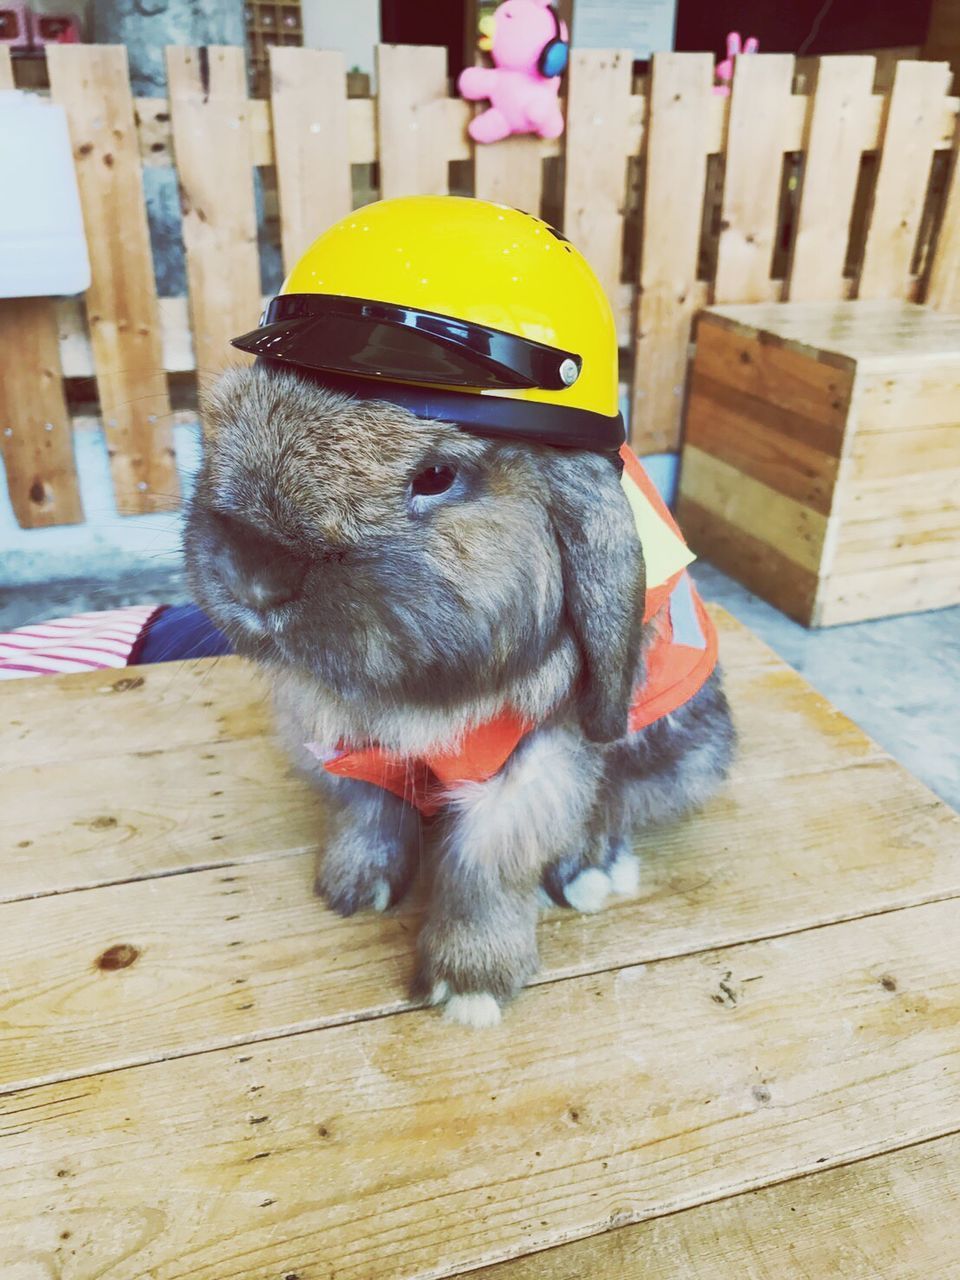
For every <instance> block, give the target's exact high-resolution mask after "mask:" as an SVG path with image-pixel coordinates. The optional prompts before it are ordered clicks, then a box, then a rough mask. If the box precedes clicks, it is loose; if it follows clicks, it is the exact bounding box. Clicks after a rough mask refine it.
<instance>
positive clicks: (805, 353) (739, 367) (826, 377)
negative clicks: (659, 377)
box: [694, 303, 854, 457]
mask: <svg viewBox="0 0 960 1280" xmlns="http://www.w3.org/2000/svg"><path fill="white" fill-rule="evenodd" d="M783 306H784V304H782V303H779V304H777V307H778V308H782V307H783ZM733 311H735V312H736V314H738V315H745V314H748V313H752V312H753V308H744V309H741V308H730V309H727V308H724V309H722V310H720V311H716V310H713V309H711V310H710V311H709V312H706V313H704V314H703V315H702V316H701V317H700V318H699V320H698V322H697V350H696V365H695V369H694V372H695V374H700V373H702V374H703V375H704V376H705V377H708V378H712V379H713V380H714V381H716V382H720V383H723V384H724V385H726V386H728V387H730V388H731V389H733V390H735V391H738V392H741V393H742V394H743V395H745V396H748V397H750V399H751V400H755V401H763V402H764V403H765V404H768V405H770V407H771V409H773V410H776V411H779V412H781V413H782V414H783V416H784V418H792V419H802V420H803V421H804V422H805V423H806V424H807V425H806V426H805V427H804V431H805V432H806V438H807V439H808V440H810V441H811V443H813V444H815V445H816V447H817V448H819V449H823V450H824V451H825V452H828V453H831V454H833V455H834V456H835V457H839V456H840V453H841V451H842V448H843V440H844V433H845V430H846V424H847V416H848V412H849V408H850V397H851V394H852V390H853V373H854V369H853V364H852V362H851V361H849V360H838V361H834V362H831V361H830V360H829V359H821V358H818V357H819V356H821V355H824V354H826V355H827V356H828V357H829V354H830V353H823V352H818V351H812V350H796V349H794V348H793V347H792V346H790V345H789V344H787V343H784V342H782V341H780V340H779V336H778V334H777V333H776V332H774V331H772V330H771V329H769V328H768V327H767V320H766V316H765V314H764V312H765V309H759V311H760V313H759V314H757V315H756V316H755V324H753V325H744V324H741V323H737V322H733V321H731V320H730V319H729V318H728V317H729V315H730V313H731V312H733ZM724 312H726V314H724ZM778 314H780V315H782V314H783V312H782V311H779V312H778ZM770 318H771V319H773V318H774V317H773V316H771V317H770ZM822 323H823V324H824V325H827V324H829V323H830V317H824V319H823V322H822ZM760 331H763V335H764V336H763V341H762V342H760V341H759V340H758V333H759V332H760Z"/></svg>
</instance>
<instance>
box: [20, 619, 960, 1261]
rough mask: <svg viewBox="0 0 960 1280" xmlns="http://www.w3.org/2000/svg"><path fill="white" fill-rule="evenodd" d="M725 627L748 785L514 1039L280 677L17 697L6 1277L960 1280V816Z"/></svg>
mask: <svg viewBox="0 0 960 1280" xmlns="http://www.w3.org/2000/svg"><path fill="white" fill-rule="evenodd" d="M715 616H716V620H717V624H718V628H719V630H720V634H721V653H722V655H723V661H724V666H725V669H726V678H727V686H728V690H729V693H730V700H731V703H732V705H733V707H734V710H735V715H736V718H737V725H738V729H739V732H740V741H741V747H740V753H739V757H738V759H737V761H736V763H735V765H734V769H733V773H732V775H731V778H730V780H729V782H728V784H727V785H726V786H725V787H724V789H723V791H722V792H721V793H720V794H719V795H718V796H717V797H716V798H715V799H714V800H713V801H712V802H711V803H710V804H709V805H708V806H707V807H706V809H705V810H704V811H703V812H702V813H700V814H698V815H696V816H695V817H693V818H691V819H690V820H688V821H684V822H678V823H673V824H671V825H669V826H667V827H663V828H659V829H657V830H651V831H648V832H640V833H638V835H637V839H636V850H637V852H638V854H639V855H640V856H641V858H642V861H643V877H642V880H641V886H640V889H639V891H638V892H637V893H636V894H635V895H634V896H633V897H632V898H624V899H620V900H619V901H618V902H617V904H616V905H615V906H611V907H610V908H608V909H607V910H606V911H604V912H601V913H600V914H599V915H596V916H581V915H578V914H577V913H576V912H573V911H561V910H551V911H549V912H547V913H545V914H544V916H543V918H542V920H541V922H540V926H539V940H540V952H541V961H542V963H541V971H540V973H539V974H538V976H537V978H536V980H535V982H534V983H533V985H532V986H531V988H530V989H529V990H527V991H525V992H524V993H523V994H522V995H521V996H520V997H519V999H518V1000H517V1001H516V1003H515V1004H514V1005H512V1006H511V1007H510V1008H509V1009H508V1010H507V1012H506V1016H505V1019H504V1024H503V1026H501V1027H498V1028H496V1029H494V1030H491V1031H484V1032H475V1031H471V1030H469V1029H467V1028H464V1027H454V1026H451V1025H449V1024H448V1023H445V1022H444V1021H443V1020H442V1019H441V1018H439V1017H438V1016H437V1013H436V1011H435V1010H426V1009H421V1008H416V1007H414V1006H413V1005H412V1004H411V1002H410V999H409V996H408V982H409V978H410V974H411V972H412V970H413V966H414V962H415V957H414V947H415V937H416V934H417V930H418V928H419V923H420V921H419V918H418V913H417V911H416V904H415V903H414V902H408V903H404V904H403V905H402V906H401V907H400V908H398V909H397V910H395V911H391V912H388V913H386V914H385V915H382V916H378V915H376V914H375V913H373V912H364V913H361V914H359V915H356V916H353V917H351V918H350V919H341V918H340V917H338V916H336V915H334V913H333V912H332V911H329V910H327V909H326V908H325V907H324V906H323V904H322V903H321V902H319V901H318V899H317V898H316V897H314V895H313V893H312V887H311V878H312V877H311V868H312V863H313V851H314V847H315V846H316V844H317V843H318V842H322V841H323V840H324V838H325V837H324V831H325V827H326V820H327V814H326V811H325V809H324V806H323V804H322V802H321V800H320V798H319V796H317V795H316V794H315V793H312V792H311V791H310V790H309V789H308V788H307V786H306V785H305V784H304V783H303V782H301V781H300V780H299V779H297V778H296V777H294V776H293V775H292V773H291V771H290V769H289V767H288V765H287V762H286V761H285V760H284V759H283V758H282V756H281V755H280V753H279V750H278V747H277V745H276V743H275V741H274V739H273V736H272V734H271V731H270V727H269V715H268V712H267V709H266V707H265V705H264V702H265V696H264V694H265V691H264V689H263V686H262V684H261V682H260V680H259V679H257V678H256V677H255V676H254V673H253V671H252V669H251V668H250V667H249V666H248V665H247V664H246V663H244V662H242V661H241V660H240V659H239V658H234V657H228V658H219V659H208V660H205V661H200V662H193V663H175V664H169V665H167V666H159V667H140V668H137V672H136V674H135V675H134V673H133V672H132V671H130V672H118V671H97V672H93V673H91V674H90V675H79V676H65V677H54V676H51V677H49V678H46V679H40V680H12V681H8V682H7V683H5V684H2V685H0V715H2V720H3V723H4V725H12V726H13V728H12V729H11V730H10V732H11V733H12V734H14V735H15V741H16V750H15V751H10V752H7V753H6V754H5V756H4V757H3V760H2V761H0V812H2V813H3V819H4V820H3V822H2V823H0V974H2V975H3V981H2V982H0V1022H2V1028H3V1031H2V1034H0V1138H2V1141H0V1203H2V1206H3V1208H2V1224H3V1225H2V1229H0V1276H2V1277H3V1280H33V1278H34V1277H37V1278H38V1280H39V1277H54V1276H56V1277H62V1278H63V1280H84V1278H86V1280H90V1278H91V1277H94V1276H99V1277H109V1280H143V1278H145V1277H148V1276H149V1277H156V1280H284V1278H285V1280H296V1278H299V1280H326V1278H328V1277H333V1276H336V1277H337V1280H442V1278H443V1277H453V1276H468V1277H470V1280H610V1277H616V1278H617V1280H746V1277H751V1278H752V1280H761V1278H766V1280H769V1277H774V1276H776V1277H780V1276H782V1277H783V1278H784V1280H800V1277H808V1278H809V1280H830V1278H831V1277H838V1278H839V1280H956V1277H957V1276H958V1275H960V1215H958V1214H957V1212H956V1210H955V1208H954V1210H950V1208H949V1204H947V1203H945V1191H946V1192H947V1193H948V1194H953V1193H949V1188H950V1187H951V1186H954V1187H955V1186H956V1181H957V1170H958V1168H960V1022H958V1009H960V947H958V946H957V942H956V939H957V933H958V931H960V818H958V816H957V815H956V814H955V813H953V812H952V811H951V810H950V809H949V808H948V806H947V805H945V804H943V803H941V802H940V801H938V800H937V799H936V797H935V796H933V795H931V794H930V792H929V791H928V790H927V789H926V788H925V787H923V786H921V784H920V783H919V782H917V781H916V779H914V778H911V777H910V776H909V775H908V774H907V773H906V772H905V771H904V770H903V769H902V768H901V767H900V766H899V765H898V764H896V763H895V762H894V761H893V760H891V759H890V758H889V757H888V756H887V755H885V753H884V752H883V751H882V750H881V749H880V748H879V747H877V746H876V744H875V743H873V742H871V741H870V740H869V738H867V737H866V736H865V735H864V734H863V733H861V732H860V730H859V729H857V728H856V726H855V725H853V724H851V723H850V721H849V720H847V719H846V717H845V716H843V715H842V714H841V713H840V712H838V711H837V710H836V709H835V708H833V707H831V706H830V705H829V703H827V702H826V701H825V699H823V698H821V697H820V696H819V695H817V694H816V693H814V691H813V690H812V689H811V688H810V687H809V685H807V684H806V683H805V682H804V681H803V680H802V679H801V677H800V676H798V675H797V673H796V672H794V671H791V670H789V668H787V667H786V666H785V664H784V663H783V662H781V661H780V659H779V658H776V657H775V656H774V655H773V654H772V653H771V652H770V650H769V649H767V648H766V647H765V646H764V645H762V644H761V643H760V642H759V641H758V640H757V639H756V638H755V637H753V636H751V635H750V634H749V632H747V631H746V630H745V629H744V628H743V627H741V626H739V625H738V624H737V623H735V622H733V621H732V620H731V619H730V618H729V617H727V616H725V615H723V614H722V613H719V612H718V613H717V614H715ZM131 676H133V677H134V678H131Z"/></svg>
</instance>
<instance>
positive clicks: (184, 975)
mask: <svg viewBox="0 0 960 1280" xmlns="http://www.w3.org/2000/svg"><path fill="white" fill-rule="evenodd" d="M718 624H719V627H720V630H721V637H722V652H723V661H724V668H725V671H726V681H727V689H728V694H729V697H730V699H731V703H732V705H733V706H734V708H735V709H736V717H737V722H738V729H739V732H740V738H741V749H740V754H739V758H738V760H737V762H736V764H735V766H734V770H733V775H732V778H731V781H730V783H729V784H728V786H727V787H726V788H725V790H724V793H723V795H722V796H721V797H719V798H718V800H717V801H716V802H715V803H714V804H713V805H711V806H710V807H709V808H708V809H707V810H706V811H705V812H704V813H702V814H699V815H697V816H696V817H695V818H693V819H692V820H691V821H689V822H685V823H682V824H676V825H675V826H673V827H670V828H666V829H662V830H658V831H655V832H649V833H647V834H642V833H641V834H639V835H638V838H637V851H638V853H639V854H640V856H641V858H642V860H643V866H644V875H643V881H642V886H641V892H640V894H639V896H638V897H637V898H636V899H635V900H634V901H633V903H632V904H630V905H629V906H628V904H627V903H626V902H620V903H618V905H617V907H616V908H615V909H611V910H609V911H607V912H605V913H603V914H602V915H601V916H600V917H598V918H592V919H590V920H587V919H586V918H584V917H580V916H575V915H573V914H572V913H569V912H554V913H553V914H551V915H550V916H549V917H547V918H546V919H545V920H544V922H543V923H542V924H541V929H540V933H541V951H542V956H543V968H542V971H541V974H540V977H539V979H538V980H539V981H554V980H556V979H557V978H559V977H563V976H571V975H574V974H581V973H584V972H593V971H596V970H600V969H605V968H609V967H612V966H615V965H621V964H625V963H634V962H637V963H642V962H646V961H650V960H655V959H662V958H664V957H667V956H671V955H678V954H683V953H686V952H689V951H692V950H702V949H704V948H705V947H708V946H720V945H729V944H731V943H734V942H742V941H744V940H746V939H748V938H760V937H766V936H769V935H770V934H771V933H774V932H778V933H789V932H794V931H796V930H799V929H804V928H809V927H811V926H813V925H820V924H824V923H828V922H835V921H837V920H840V919H843V918H846V917H851V916H855V915H859V914H865V913H868V912H869V913H874V912H880V911H890V910H893V909H896V908H901V907H904V906H907V905H915V904H917V903H919V902H923V901H928V900H933V899H937V898H942V897H945V896H950V895H952V894H955V893H958V892H960V819H958V818H957V817H956V815H953V814H952V813H951V812H950V810H949V809H948V808H947V807H946V806H944V805H939V804H934V805H933V806H931V797H930V794H929V792H927V791H926V789H925V788H923V787H922V786H921V785H920V784H919V783H917V782H915V781H914V780H912V779H910V778H908V777H907V776H906V775H905V774H904V773H903V771H902V770H901V769H900V767H899V766H897V765H895V764H894V763H893V762H892V761H890V760H889V759H888V758H887V757H886V756H885V755H884V754H883V752H882V751H881V750H880V749H879V748H878V747H877V746H876V745H875V744H874V743H872V742H871V741H870V740H869V739H868V738H867V737H866V736H865V735H864V734H863V733H862V732H861V731H860V730H858V729H857V728H856V726H854V725H853V724H852V723H851V722H850V721H849V720H847V719H846V718H845V717H844V716H842V715H841V714H839V713H838V712H837V711H836V710H835V708H833V707H831V706H830V705H829V704H828V703H827V702H826V701H825V700H824V699H823V698H821V697H819V696H818V695H817V694H815V693H814V692H813V691H812V690H811V689H810V688H809V686H807V685H806V684H805V682H804V681H803V680H802V679H801V678H800V677H799V676H797V675H796V673H794V672H792V671H790V670H789V669H788V668H787V667H786V666H785V665H784V664H783V663H782V662H781V661H780V660H779V659H777V658H775V657H774V655H773V654H772V653H771V652H770V651H769V650H768V649H767V648H766V647H765V646H764V645H762V644H761V643H760V642H759V641H757V640H756V638H755V637H753V636H751V635H750V634H749V633H748V632H747V631H746V630H745V629H744V628H742V627H741V626H739V625H738V624H736V623H734V622H733V621H732V620H731V619H730V618H729V617H728V616H726V615H723V614H720V615H719V616H718ZM223 665H225V666H227V667H228V668H232V670H233V674H234V679H235V682H236V683H238V684H242V682H243V678H244V676H245V675H246V674H247V669H246V668H245V667H243V666H241V665H240V664H238V663H226V664H223ZM218 669H219V668H216V669H214V668H211V671H212V672H213V671H215V670H218ZM147 671H148V674H149V675H150V676H154V675H156V676H159V675H160V672H159V670H156V669H152V668H148V669H147ZM113 675H114V676H116V673H113ZM36 683H39V682H36ZM177 683H178V684H182V685H183V686H184V687H186V688H187V689H189V690H190V693H191V695H193V694H194V692H195V688H194V686H195V677H194V675H193V673H192V672H188V671H186V669H184V671H183V672H182V674H181V675H180V676H179V677H178V680H177ZM74 684H77V685H82V686H83V687H84V688H85V689H87V690H89V692H88V693H87V700H88V701H89V702H90V703H91V704H92V705H93V706H95V707H96V708H97V709H98V710H101V718H102V714H103V713H102V706H103V703H102V697H103V694H102V693H101V692H100V691H98V690H96V689H94V688H93V687H92V686H91V683H90V678H89V677H83V678H80V679H78V680H75V681H74ZM61 688H62V689H63V697H64V699H66V697H67V694H68V693H69V685H68V684H66V683H65V682H61ZM207 692H209V690H207ZM108 696H110V695H108ZM154 696H156V690H155V691H154ZM125 697H126V698H127V699H128V700H129V704H128V711H129V710H130V709H131V708H133V707H134V705H135V703H136V701H137V700H138V699H139V701H140V707H139V714H140V716H141V717H142V718H143V719H144V720H145V721H146V720H147V718H148V711H149V708H150V703H149V701H148V700H147V699H148V691H147V689H146V688H142V689H139V690H128V691H127V692H126V693H125ZM64 705H66V706H69V705H70V704H68V703H67V702H66V701H65V702H64ZM74 705H76V704H74ZM182 705H183V706H184V707H185V709H187V710H188V709H189V705H190V699H188V700H187V701H186V702H185V703H184V704H182ZM111 706H116V707H117V708H118V709H117V711H116V713H115V714H117V715H118V716H120V717H121V720H120V725H119V729H120V735H121V741H123V740H124V734H123V731H124V722H123V718H122V717H123V714H124V713H123V706H122V705H121V704H120V703H116V702H115V701H114V699H113V697H112V696H111ZM39 709H40V711H41V713H42V710H43V706H42V703H41V704H40V708H39ZM256 709H257V710H259V707H257V708H256ZM28 710H29V709H28ZM160 710H161V712H162V718H161V717H158V719H159V721H160V723H159V726H158V729H159V731H161V732H162V730H163V728H164V720H165V719H166V720H169V719H172V717H173V713H174V711H175V705H174V703H173V701H172V700H171V699H168V700H167V701H166V702H165V703H164V704H163V705H162V706H161V708H160ZM236 719H237V720H238V732H241V733H242V732H244V731H245V729H246V727H247V724H246V720H245V718H242V717H237V718H236ZM66 720H67V722H68V723H69V724H70V725H71V727H72V726H73V723H74V717H73V716H68V717H66ZM218 727H219V726H218ZM46 732H47V734H48V735H52V734H53V733H54V732H55V726H53V725H51V724H49V723H48V725H47V727H46ZM80 733H81V730H80V729H79V728H78V729H77V736H78V737H79V736H80ZM180 750H181V751H182V748H181V749H180ZM164 754H165V755H167V756H171V755H172V756H176V755H177V754H178V752H177V750H175V749H173V748H171V749H170V750H168V751H167V752H165V753H164ZM190 759H191V757H190V756H189V755H186V756H185V760H186V761H187V763H189V761H190ZM184 767H185V768H186V767H187V764H185V766H184ZM111 768H112V765H110V764H104V766H103V767H102V769H101V772H102V773H108V772H109V771H110V770H111ZM160 768H161V776H162V777H163V776H166V774H167V773H168V770H167V769H166V767H165V764H164V763H161V766H160ZM38 776H39V777H41V778H42V776H43V775H42V774H40V775H38ZM837 833H842V838H841V836H838V835H837ZM850 833H855V835H853V836H851V834H850ZM732 843H733V844H736V845H737V847H738V849H739V850H740V854H739V856H738V858H737V862H736V866H735V868H733V867H731V864H730V858H729V849H730V847H731V844H732ZM132 853H134V851H133V850H131V847H130V844H129V843H128V844H127V845H126V846H125V847H124V848H123V849H121V850H120V851H119V857H121V858H123V859H124V862H125V864H128V863H130V862H131V861H135V860H136V858H135V856H134V857H133V858H132V857H131V854H132ZM311 868H312V856H311V855H304V856H300V857H297V856H292V857H286V858H282V859H279V860H277V859H270V860H265V861H262V862H256V863H247V864H245V865H243V866H230V867H229V868H225V867H221V868H219V869H216V870H211V871H199V872H195V873H193V874H189V875H177V876H169V877H166V878H164V879H162V880H159V881H156V880H146V881H142V880H141V881H139V882H136V883H127V884H121V885H113V886H110V887H106V888H102V889H91V890H89V891H88V892H87V893H86V894H85V896H84V904H85V909H84V912H83V914H82V917H78V913H77V910H76V903H77V900H76V899H75V898H73V897H72V896H71V895H69V894H61V895H56V896H50V897H45V898H39V899H35V900H33V901H29V902H23V901H21V902H17V903H10V904H7V905H6V906H4V907H0V971H2V972H3V973H4V975H5V977H6V980H7V991H8V996H7V998H6V1000H5V999H4V997H3V996H2V994H0V1016H2V1017H3V1020H4V1025H5V1027H6V1034H5V1036H4V1038H3V1042H2V1044H0V1089H10V1088H13V1087H16V1088H20V1087H24V1086H26V1085H27V1084H35V1083H38V1082H40V1081H42V1080H49V1079H54V1078H56V1079H64V1078H67V1077H68V1076H76V1075H81V1074H85V1073H88V1072H90V1071H95V1070H105V1069H115V1068H117V1067H121V1066H129V1065H132V1064H134V1063H136V1062H141V1061H147V1060H150V1059H151V1058H152V1057H156V1056H158V1053H160V1052H162V1056H164V1057H170V1056H173V1055H174V1054H182V1053H193V1052H199V1051H205V1050H207V1049H210V1048H214V1047H218V1046H222V1045H225V1044H229V1043H234V1042H238V1041H240V1040H247V1039H251V1038H253V1039H256V1038H264V1037H266V1036H273V1035H279V1034H283V1033H286V1032H290V1031H298V1032H299V1031H303V1030H308V1029H310V1028H312V1027H317V1026H322V1025H331V1024H333V1023H336V1022H339V1021H343V1020H345V1019H346V1020H348V1019H353V1018H358V1017H369V1016H374V1015H376V1016H379V1015H381V1014H383V1013H384V1012H389V1011H391V1010H392V1011H395V1010H397V1009H400V1008H404V1007H407V1006H408V1000H407V989H408V982H409V973H410V968H411V965H412V955H411V945H412V938H413V935H414V933H415V931H416V929H417V925H418V921H417V913H416V904H415V902H413V903H410V904H408V905H406V906H405V907H404V909H403V910H402V912H401V913H400V914H399V915H397V916H389V917H385V918H377V917H375V916H372V915H361V916H359V917H354V918H353V919H352V920H349V921H344V920H341V919H339V918H337V917H335V916H334V915H332V914H331V913H329V912H327V911H325V910H324V909H323V908H322V907H321V905H320V904H319V903H318V902H317V901H316V900H315V899H313V898H312V896H311V893H310V881H311ZM119 946H125V947H127V948H129V949H130V951H128V952H126V953H125V954H127V955H132V953H133V951H136V953H137V954H136V956H135V957H134V959H135V964H136V969H135V971H133V969H132V968H131V972H130V973H129V974H125V975H124V977H123V978H122V979H120V981H119V983H117V984H115V985H111V983H110V982H104V973H103V969H102V968H101V967H98V966H97V964H96V963H95V960H96V958H97V957H98V956H101V955H103V953H104V952H106V951H108V950H109V949H110V948H111V947H112V948H117V947H119ZM128 967H129V966H128ZM240 987H242V988H243V990H242V991H239V990H238V988H240ZM28 991H29V992H31V993H32V994H30V995H29V997H28V996H27V995H26V994H25V993H27V992H28Z"/></svg>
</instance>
